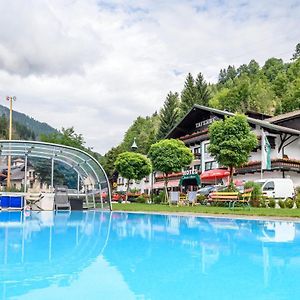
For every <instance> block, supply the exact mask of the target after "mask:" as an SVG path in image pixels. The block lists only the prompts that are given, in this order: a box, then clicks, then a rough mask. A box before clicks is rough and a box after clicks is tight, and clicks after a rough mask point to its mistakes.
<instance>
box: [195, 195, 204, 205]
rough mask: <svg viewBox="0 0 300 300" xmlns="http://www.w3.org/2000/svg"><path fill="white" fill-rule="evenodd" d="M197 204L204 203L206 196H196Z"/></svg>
mask: <svg viewBox="0 0 300 300" xmlns="http://www.w3.org/2000/svg"><path fill="white" fill-rule="evenodd" d="M197 202H198V203H201V204H205V203H206V196H205V195H197Z"/></svg>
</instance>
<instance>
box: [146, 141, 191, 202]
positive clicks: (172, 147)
mask: <svg viewBox="0 0 300 300" xmlns="http://www.w3.org/2000/svg"><path fill="white" fill-rule="evenodd" d="M148 157H149V158H150V160H151V162H152V166H153V169H154V170H155V171H159V172H162V173H163V176H164V183H165V197H166V198H165V199H166V201H167V200H168V175H169V174H170V173H172V172H180V171H181V170H182V168H184V167H186V166H188V165H189V164H190V163H191V162H192V160H193V154H192V152H191V150H190V149H189V148H188V147H186V146H185V144H184V143H183V142H182V141H180V140H175V139H169V140H161V141H159V142H157V143H155V144H153V145H152V146H151V148H150V151H149V153H148Z"/></svg>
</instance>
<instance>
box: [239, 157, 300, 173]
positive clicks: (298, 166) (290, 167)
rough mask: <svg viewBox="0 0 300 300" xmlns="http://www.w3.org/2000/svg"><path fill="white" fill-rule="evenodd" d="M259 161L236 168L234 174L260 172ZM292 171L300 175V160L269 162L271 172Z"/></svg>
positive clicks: (280, 159) (285, 159)
mask: <svg viewBox="0 0 300 300" xmlns="http://www.w3.org/2000/svg"><path fill="white" fill-rule="evenodd" d="M260 170H261V161H250V162H248V163H247V164H245V165H244V166H242V167H240V168H237V169H236V173H238V174H245V173H255V172H260ZM273 170H281V171H294V172H298V173H300V160H296V159H289V158H276V159H272V160H271V170H270V171H273Z"/></svg>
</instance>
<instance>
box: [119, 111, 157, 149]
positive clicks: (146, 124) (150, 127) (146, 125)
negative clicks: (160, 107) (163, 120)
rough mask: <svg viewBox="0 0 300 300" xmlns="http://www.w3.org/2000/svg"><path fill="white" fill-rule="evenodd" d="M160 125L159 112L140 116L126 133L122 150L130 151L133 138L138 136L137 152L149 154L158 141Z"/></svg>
mask: <svg viewBox="0 0 300 300" xmlns="http://www.w3.org/2000/svg"><path fill="white" fill-rule="evenodd" d="M158 127H159V117H158V115H157V114H153V115H152V116H147V117H145V118H143V117H138V118H137V119H136V120H135V121H134V122H133V124H132V125H131V126H130V127H129V129H128V130H127V131H126V133H125V135H124V139H123V142H122V143H121V145H120V147H121V149H122V151H123V152H124V151H130V150H131V146H132V143H133V140H134V138H136V143H137V145H138V149H137V152H139V153H142V154H147V153H148V151H149V149H150V146H151V145H152V144H153V143H155V141H156V136H157V131H158Z"/></svg>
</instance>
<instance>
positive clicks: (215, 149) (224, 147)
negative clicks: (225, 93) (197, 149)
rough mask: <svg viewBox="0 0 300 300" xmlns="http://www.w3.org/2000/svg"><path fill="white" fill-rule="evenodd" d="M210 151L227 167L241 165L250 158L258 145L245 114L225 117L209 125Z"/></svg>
mask: <svg viewBox="0 0 300 300" xmlns="http://www.w3.org/2000/svg"><path fill="white" fill-rule="evenodd" d="M209 137H210V144H209V146H208V151H209V152H210V154H211V155H212V156H214V157H215V159H216V160H217V162H218V163H219V164H221V165H223V166H226V167H239V166H241V165H242V164H244V163H246V162H247V161H248V159H249V155H250V153H251V151H252V150H253V149H254V148H255V147H256V146H257V138H256V135H255V134H254V133H253V132H251V127H250V126H249V124H248V122H247V118H246V117H245V116H244V115H240V114H237V115H235V116H233V117H225V119H224V121H223V120H220V121H215V122H214V123H213V124H211V125H210V126H209Z"/></svg>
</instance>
